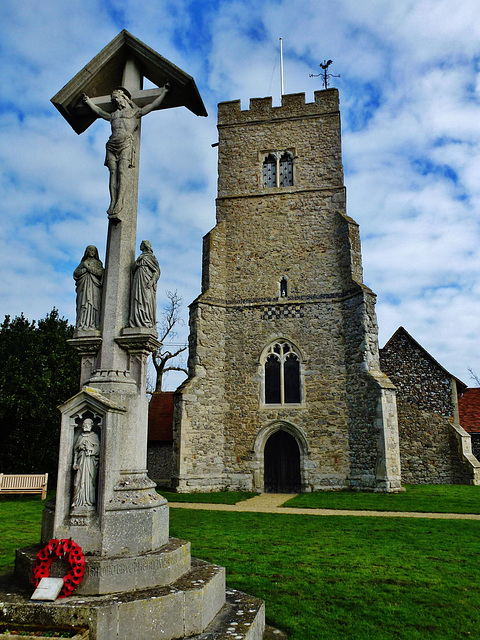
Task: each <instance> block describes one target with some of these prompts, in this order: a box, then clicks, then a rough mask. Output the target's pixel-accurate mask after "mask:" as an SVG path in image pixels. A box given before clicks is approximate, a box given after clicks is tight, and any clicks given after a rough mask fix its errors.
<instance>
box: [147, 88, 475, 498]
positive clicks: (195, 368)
mask: <svg viewBox="0 0 480 640" xmlns="http://www.w3.org/2000/svg"><path fill="white" fill-rule="evenodd" d="M218 135H219V138H218V154H219V156H218V197H217V201H216V225H215V227H214V228H213V229H212V230H211V231H210V232H209V233H208V234H207V235H206V236H205V237H204V243H203V264H202V288H201V294H200V295H199V296H198V298H197V299H196V300H195V301H194V302H193V303H192V304H191V305H190V336H189V361H188V370H189V376H188V379H187V380H186V381H185V382H184V383H183V384H182V385H181V386H180V387H179V388H178V389H177V391H176V392H175V395H174V410H173V411H174V418H173V435H172V438H173V473H172V476H173V480H172V484H173V486H175V487H176V489H177V491H180V492H187V491H221V490H230V491H234V490H249V491H260V492H263V491H266V492H300V491H314V490H322V489H345V488H350V489H362V490H371V491H384V492H396V491H401V490H402V481H403V482H414V483H415V482H466V483H475V484H476V483H477V482H480V465H479V463H478V462H477V460H476V458H474V457H473V455H472V453H471V444H470V442H469V435H468V434H467V433H466V432H465V431H464V430H463V429H462V428H461V427H460V425H459V418H458V403H457V401H456V400H455V398H456V397H457V393H458V392H462V391H463V390H464V388H465V387H466V385H463V383H461V381H457V380H456V379H455V378H454V377H453V376H451V375H450V374H448V372H446V371H445V370H444V369H443V368H441V367H440V365H438V363H436V361H434V360H433V359H432V358H431V356H429V354H428V353H426V352H424V350H423V351H422V348H421V347H420V345H418V343H415V341H414V340H413V338H411V336H409V334H408V333H407V332H406V331H405V334H406V335H405V334H403V333H401V334H400V335H398V336H396V337H395V339H394V340H393V342H392V343H391V344H389V345H386V349H384V350H382V357H380V350H379V345H378V329H377V320H376V315H375V300H376V296H375V294H374V293H373V291H371V289H369V287H368V286H366V285H365V284H364V282H363V274H362V258H361V247H360V236H359V229H358V225H357V223H356V222H355V221H354V220H353V219H352V218H351V217H349V216H348V214H347V211H346V190H345V185H344V175H343V166H342V153H341V127H340V112H339V96H338V91H337V90H336V89H327V90H323V91H317V92H315V95H314V101H313V102H311V103H309V102H306V100H305V95H304V94H292V95H284V96H283V98H282V105H281V106H279V107H274V106H272V99H271V98H255V99H252V100H251V101H250V106H249V109H247V110H242V109H241V106H240V101H232V102H224V103H221V104H220V105H219V109H218ZM412 358H413V359H414V361H415V363H417V360H418V362H420V361H422V362H423V361H425V362H424V367H423V369H422V366H420V364H419V366H418V368H417V369H416V375H418V376H419V379H418V380H414V381H413V383H412V381H411V380H410V381H409V380H408V376H409V375H411V371H412V369H411V367H410V366H409V363H410V360H411V359H412ZM422 359H423V360H422ZM432 360H433V363H435V364H432ZM417 364H418V363H417ZM435 365H438V366H439V367H440V369H438V367H436V366H435ZM427 370H428V371H429V374H428V375H426V374H425V371H427ZM424 374H425V375H424ZM425 376H426V377H425ZM438 379H441V380H442V381H443V382H442V384H440V386H439V387H438V386H437V382H438ZM412 384H413V388H414V389H416V387H415V385H416V384H417V386H418V385H420V391H418V389H417V391H416V395H417V396H419V395H420V396H422V385H423V386H424V387H425V385H426V386H427V387H428V385H430V387H431V388H428V389H426V390H424V391H425V393H424V394H423V404H422V402H418V397H413V396H412V393H411V388H412ZM461 385H463V387H462V386H461ZM432 389H433V392H434V393H433V396H435V393H436V395H437V396H439V397H438V398H433V396H432V393H431V391H432ZM414 396H415V394H414ZM426 398H429V399H430V404H429V403H428V402H426V400H425V399H426ZM432 398H433V399H432ZM445 398H446V400H445ZM434 400H437V401H438V402H440V404H441V405H442V406H441V409H440V410H439V411H440V416H439V417H438V418H437V409H438V406H437V405H436V404H435V402H434ZM412 402H413V404H414V405H415V407H416V408H415V410H413V409H411V408H410V405H411V404H412ZM425 402H426V405H425ZM442 402H443V404H442ZM415 403H416V404H415ZM424 405H425V406H424ZM430 414H432V415H434V419H433V418H432V417H431V415H430ZM427 434H428V435H427ZM425 438H426V439H427V440H428V442H430V443H431V448H430V450H429V452H428V453H429V459H428V460H423V458H424V457H425V447H424V441H425ZM469 447H470V448H469ZM439 457H443V458H444V460H443V461H442V463H441V464H438V465H437V462H438V460H439ZM402 469H403V471H404V473H403V475H402ZM405 471H406V474H405ZM157 475H158V474H157Z"/></svg>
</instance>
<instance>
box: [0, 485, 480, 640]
mask: <svg viewBox="0 0 480 640" xmlns="http://www.w3.org/2000/svg"><path fill="white" fill-rule="evenodd" d="M42 508H43V504H42V502H41V501H40V500H39V499H38V498H36V497H33V498H25V497H22V498H18V499H15V500H7V499H0V536H1V537H0V539H1V541H2V542H1V544H2V550H1V554H0V566H2V567H3V568H4V569H5V568H6V567H9V566H12V564H13V560H14V549H15V547H17V546H21V545H26V544H29V543H32V542H36V541H37V540H38V539H39V535H40V519H41V511H42ZM170 519H171V529H170V533H171V535H172V536H176V537H180V538H186V539H189V540H191V542H192V552H193V554H194V555H196V556H197V557H200V558H204V559H206V560H210V561H212V562H215V563H218V564H222V565H224V566H225V567H226V568H227V582H228V585H229V586H231V587H234V588H237V589H241V590H243V591H246V592H247V593H250V594H252V595H255V596H258V597H261V598H264V599H265V600H266V607H267V619H268V621H269V622H270V623H271V624H274V625H276V626H278V627H281V628H284V629H286V630H287V631H289V632H290V634H291V636H290V637H291V640H323V639H325V640H327V639H328V640H377V639H379V640H420V639H422V640H423V639H424V638H427V639H435V640H453V639H455V640H457V639H458V638H478V637H480V632H479V629H480V607H479V606H478V605H479V603H480V563H479V561H478V558H479V556H480V522H478V521H468V520H465V521H461V520H460V521H459V520H455V521H453V520H424V519H418V520H416V519H402V518H374V517H368V518H367V517H351V518H350V517H345V516H329V517H309V516H308V515H307V516H303V515H288V514H285V515H277V514H254V513H236V512H216V511H204V510H200V511H197V510H195V511H193V510H187V509H185V510H184V509H172V510H171V511H170Z"/></svg>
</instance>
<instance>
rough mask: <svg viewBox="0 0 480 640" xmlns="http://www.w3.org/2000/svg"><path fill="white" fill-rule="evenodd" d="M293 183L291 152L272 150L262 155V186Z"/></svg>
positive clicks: (283, 185) (278, 185)
mask: <svg viewBox="0 0 480 640" xmlns="http://www.w3.org/2000/svg"><path fill="white" fill-rule="evenodd" d="M292 185H293V154H292V153H291V152H290V151H272V152H270V153H268V154H264V156H263V188H264V189H265V188H271V187H291V186H292Z"/></svg>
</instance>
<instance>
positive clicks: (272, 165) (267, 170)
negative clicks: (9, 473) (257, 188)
mask: <svg viewBox="0 0 480 640" xmlns="http://www.w3.org/2000/svg"><path fill="white" fill-rule="evenodd" d="M263 186H264V187H276V186H277V159H276V158H275V156H274V155H273V154H272V153H271V154H270V155H268V156H267V157H266V158H265V160H264V161H263Z"/></svg>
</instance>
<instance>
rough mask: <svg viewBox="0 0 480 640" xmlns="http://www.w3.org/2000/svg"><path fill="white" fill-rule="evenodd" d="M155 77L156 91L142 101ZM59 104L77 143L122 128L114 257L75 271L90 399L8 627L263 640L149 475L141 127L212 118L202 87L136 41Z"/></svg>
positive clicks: (65, 426) (79, 402) (68, 89)
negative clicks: (179, 111)
mask: <svg viewBox="0 0 480 640" xmlns="http://www.w3.org/2000/svg"><path fill="white" fill-rule="evenodd" d="M144 77H146V78H148V79H149V80H150V81H151V82H152V83H154V84H155V85H156V86H157V87H158V89H150V90H143V89H142V80H143V78H144ZM52 102H53V103H54V105H55V106H56V107H57V109H58V110H59V111H60V113H61V114H62V115H63V116H64V117H65V118H66V119H67V121H68V122H69V123H70V125H71V126H72V128H73V129H74V131H76V132H77V133H79V134H80V133H82V132H83V131H85V130H86V129H87V128H88V127H89V126H90V125H91V124H92V123H94V121H95V120H96V118H97V117H100V118H104V119H105V120H108V121H109V122H110V124H111V136H110V137H109V139H108V141H107V144H106V158H105V165H106V167H107V169H108V172H109V190H110V204H109V207H108V211H107V214H108V218H109V224H108V237H107V245H106V246H107V248H106V260H105V267H104V266H103V265H102V263H101V261H100V260H99V257H98V251H97V248H96V247H95V246H93V245H90V246H88V247H87V248H86V250H85V254H84V256H83V258H82V260H81V262H80V263H79V265H78V267H77V268H76V269H75V272H74V279H75V284H76V293H77V319H76V329H75V334H74V338H73V343H74V345H75V347H76V348H77V349H78V350H79V352H80V354H81V361H82V366H81V380H80V392H79V393H78V394H77V395H75V396H74V397H73V398H70V399H69V400H67V401H66V402H65V403H64V404H63V405H62V407H61V408H60V409H61V415H62V424H61V439H60V462H59V470H58V484H57V493H56V499H55V501H53V502H52V503H47V505H46V508H45V510H44V515H43V523H42V534H41V541H40V543H39V544H36V545H33V546H31V547H27V548H23V549H19V550H18V551H17V556H16V561H15V574H14V581H13V582H12V583H11V584H7V585H4V586H3V587H2V591H1V592H0V601H1V603H2V606H1V608H0V621H1V622H8V623H9V624H13V625H14V624H23V625H26V626H27V627H32V628H33V627H36V628H37V629H38V628H40V629H45V630H51V629H60V630H72V629H73V630H76V631H78V634H77V636H78V638H80V637H81V638H84V639H85V638H89V639H90V640H114V639H115V640H133V639H135V640H157V639H160V638H162V639H166V640H167V639H173V638H202V639H207V638H227V637H235V638H245V639H248V640H260V639H261V638H262V637H263V632H264V626H265V623H264V604H263V602H262V601H260V600H258V599H256V598H253V597H250V596H247V595H245V594H241V593H238V592H234V591H229V592H228V597H227V592H226V588H225V570H224V569H223V568H222V567H219V566H215V565H211V564H208V563H206V562H203V561H201V560H195V559H192V558H191V556H190V544H189V542H187V541H184V540H177V539H171V538H169V519H168V505H167V501H166V500H165V499H164V498H162V497H161V496H160V495H159V494H158V493H157V492H156V491H155V483H154V482H152V481H151V480H150V479H149V477H148V475H147V470H146V454H147V409H148V403H147V396H146V366H147V357H148V355H149V354H150V352H151V351H152V350H153V349H156V348H158V346H159V342H158V339H157V332H156V318H155V307H156V299H155V295H156V287H157V281H158V279H159V276H160V267H159V264H158V261H157V258H156V257H155V255H154V248H153V244H152V243H151V242H150V241H149V240H143V241H142V242H141V244H140V255H139V256H138V257H137V258H136V257H135V255H136V244H137V241H136V226H137V192H138V161H139V151H140V128H141V118H142V117H143V116H145V115H147V114H149V113H150V112H152V111H154V110H157V109H168V108H173V107H178V106H185V107H187V108H188V109H190V110H191V111H192V112H193V113H195V114H196V115H199V116H206V115H207V113H206V111H205V107H204V105H203V102H202V100H201V97H200V95H199V93H198V91H197V88H196V85H195V82H194V80H193V78H191V77H190V76H188V75H187V74H186V73H185V72H183V71H182V70H180V69H179V68H177V67H176V66H175V65H173V64H172V63H171V62H169V61H168V60H166V59H165V58H163V57H162V56H160V55H159V54H157V53H156V52H155V51H153V50H152V49H150V48H149V47H148V46H146V45H145V44H144V43H142V42H141V41H139V40H138V39H137V38H135V37H134V36H132V35H131V34H130V33H128V32H126V31H122V32H121V33H120V34H119V35H118V36H117V37H116V38H115V39H114V40H112V41H111V42H110V43H109V44H108V45H107V46H106V47H105V48H104V49H103V50H102V51H101V52H100V53H99V54H98V55H97V56H96V57H95V58H94V59H93V60H91V61H90V62H89V63H88V64H87V65H86V66H85V67H84V68H83V69H82V70H81V71H80V72H79V73H78V74H77V75H76V76H75V77H74V78H73V79H72V80H71V81H70V82H68V83H67V84H66V85H65V86H64V87H63V89H61V91H59V92H58V93H57V94H56V95H55V96H54V98H52ZM42 549H43V551H42ZM55 554H56V555H55ZM82 554H83V557H84V558H82ZM52 556H54V557H56V556H58V557H59V558H61V559H58V560H56V561H55V562H54V563H52V562H51V561H52V559H53V557H52ZM68 565H70V566H68ZM69 569H70V571H68V570H69ZM32 574H33V575H34V576H38V577H40V576H41V575H42V574H43V575H44V576H48V578H50V579H51V578H55V577H57V578H58V577H60V578H63V579H62V580H60V582H61V583H63V588H62V591H60V597H59V598H58V599H56V600H55V599H52V598H50V600H51V601H48V600H47V599H45V600H31V599H30V598H31V596H32V593H33V591H34V586H32ZM67 576H68V578H67ZM65 596H66V597H65ZM233 632H235V633H234V635H233V636H232V633H233ZM77 636H75V637H77Z"/></svg>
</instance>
